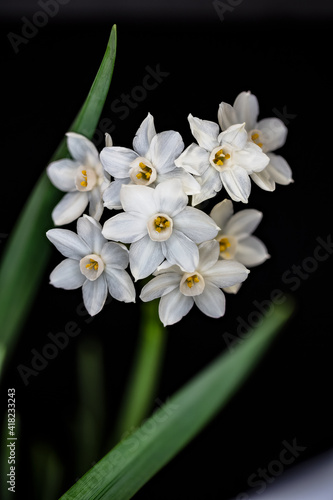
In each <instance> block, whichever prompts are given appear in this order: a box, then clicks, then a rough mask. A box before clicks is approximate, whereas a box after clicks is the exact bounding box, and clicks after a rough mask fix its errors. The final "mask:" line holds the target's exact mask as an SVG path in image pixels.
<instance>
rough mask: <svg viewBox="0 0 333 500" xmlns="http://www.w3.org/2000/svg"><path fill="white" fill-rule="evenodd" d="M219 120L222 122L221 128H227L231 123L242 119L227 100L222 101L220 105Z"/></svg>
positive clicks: (233, 123)
mask: <svg viewBox="0 0 333 500" xmlns="http://www.w3.org/2000/svg"><path fill="white" fill-rule="evenodd" d="M217 118H218V122H219V124H220V127H221V130H226V129H227V128H228V127H230V126H231V125H235V124H236V123H239V122H240V121H243V120H239V119H238V117H237V113H236V111H235V109H234V108H233V107H232V106H231V105H230V104H227V103H226V102H221V104H220V105H219V110H218V112H217Z"/></svg>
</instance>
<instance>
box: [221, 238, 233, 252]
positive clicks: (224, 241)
mask: <svg viewBox="0 0 333 500" xmlns="http://www.w3.org/2000/svg"><path fill="white" fill-rule="evenodd" d="M219 243H220V252H226V254H227V255H228V254H229V252H227V251H226V250H227V249H228V248H229V247H231V243H230V241H229V240H228V238H221V239H220V241H219Z"/></svg>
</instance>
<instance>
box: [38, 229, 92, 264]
mask: <svg viewBox="0 0 333 500" xmlns="http://www.w3.org/2000/svg"><path fill="white" fill-rule="evenodd" d="M46 236H47V238H48V239H49V240H50V241H51V243H53V245H54V246H55V247H56V249H57V250H59V252H60V253H62V254H63V255H64V256H65V257H68V258H69V259H77V260H80V259H82V257H84V256H85V255H89V254H90V253H91V249H90V247H89V246H88V245H87V243H86V242H85V241H83V240H82V238H80V236H78V235H77V234H76V233H74V232H73V231H70V230H69V229H50V230H49V231H47V233H46Z"/></svg>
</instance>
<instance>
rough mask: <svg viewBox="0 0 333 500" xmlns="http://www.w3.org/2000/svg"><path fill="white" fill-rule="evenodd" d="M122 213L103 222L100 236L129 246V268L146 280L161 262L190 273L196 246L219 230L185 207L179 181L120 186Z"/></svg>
mask: <svg viewBox="0 0 333 500" xmlns="http://www.w3.org/2000/svg"><path fill="white" fill-rule="evenodd" d="M120 199H121V204H122V207H123V209H124V211H125V212H123V213H120V214H118V215H115V216H114V217H111V219H109V220H108V221H106V222H105V224H104V227H103V235H104V236H105V237H106V238H108V239H110V240H114V241H121V242H123V243H131V247H130V250H129V260H130V268H131V272H132V274H133V276H134V278H135V279H136V280H137V279H141V278H146V277H147V276H149V275H150V274H151V273H153V272H154V271H155V270H156V269H157V267H158V266H159V264H161V262H162V261H163V260H164V259H167V260H168V262H170V263H171V264H177V265H179V266H180V267H181V268H182V269H186V270H188V271H189V272H191V271H194V270H195V268H196V266H197V264H198V259H199V252H198V247H197V243H202V242H203V241H207V240H210V239H212V238H215V236H216V235H217V232H218V230H219V227H218V226H217V225H216V224H215V222H214V221H213V220H212V219H211V218H210V217H209V216H208V215H207V214H205V213H204V212H202V211H201V210H198V209H196V208H193V207H188V206H187V203H188V197H187V195H186V194H185V193H184V191H183V189H182V184H181V182H180V180H179V179H173V180H168V181H164V182H161V183H160V184H158V185H157V186H156V188H155V189H153V188H151V187H149V186H126V185H125V186H123V187H122V189H121V192H120Z"/></svg>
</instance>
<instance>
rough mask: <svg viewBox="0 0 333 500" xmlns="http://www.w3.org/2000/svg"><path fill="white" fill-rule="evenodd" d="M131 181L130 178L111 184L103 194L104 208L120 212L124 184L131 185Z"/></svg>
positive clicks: (117, 180)
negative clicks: (121, 191) (121, 192)
mask: <svg viewBox="0 0 333 500" xmlns="http://www.w3.org/2000/svg"><path fill="white" fill-rule="evenodd" d="M130 182H131V179H130V178H129V177H128V178H126V179H116V180H115V181H113V182H111V184H110V185H109V186H108V187H107V188H106V190H105V191H104V193H103V201H104V206H105V207H106V208H109V209H110V210H111V209H114V210H120V209H121V208H123V207H122V204H121V201H120V190H121V186H122V185H123V184H129V183H130Z"/></svg>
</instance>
